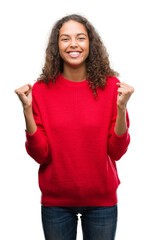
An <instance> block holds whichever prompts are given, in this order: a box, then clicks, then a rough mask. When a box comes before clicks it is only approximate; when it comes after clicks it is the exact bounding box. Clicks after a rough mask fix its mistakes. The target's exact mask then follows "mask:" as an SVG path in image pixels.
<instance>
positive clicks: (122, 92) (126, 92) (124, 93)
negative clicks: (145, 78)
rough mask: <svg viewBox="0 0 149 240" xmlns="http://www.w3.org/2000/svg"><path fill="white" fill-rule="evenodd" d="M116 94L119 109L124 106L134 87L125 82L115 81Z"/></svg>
mask: <svg viewBox="0 0 149 240" xmlns="http://www.w3.org/2000/svg"><path fill="white" fill-rule="evenodd" d="M117 86H118V87H119V88H118V96H117V106H118V108H120V109H124V108H126V105H127V102H128V100H129V98H130V97H131V95H132V93H133V92H134V88H133V87H131V86H129V85H128V84H126V83H123V82H122V83H117Z"/></svg>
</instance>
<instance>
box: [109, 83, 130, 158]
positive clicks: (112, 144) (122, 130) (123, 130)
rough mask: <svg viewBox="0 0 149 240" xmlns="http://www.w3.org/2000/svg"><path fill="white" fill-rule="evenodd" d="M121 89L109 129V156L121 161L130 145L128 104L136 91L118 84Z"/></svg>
mask: <svg viewBox="0 0 149 240" xmlns="http://www.w3.org/2000/svg"><path fill="white" fill-rule="evenodd" d="M117 86H118V87H119V88H118V90H117V93H118V94H116V98H115V101H114V106H113V117H112V120H111V125H110V129H109V138H108V154H109V155H110V157H111V158H113V159H114V160H119V159H120V158H121V157H122V156H123V155H124V153H125V152H126V151H127V148H128V145H129V143H130V135H129V133H128V128H129V116H128V112H127V109H126V106H127V102H128V100H129V98H130V96H131V94H132V93H133V92H134V89H133V88H132V87H131V86H129V85H127V84H126V83H117Z"/></svg>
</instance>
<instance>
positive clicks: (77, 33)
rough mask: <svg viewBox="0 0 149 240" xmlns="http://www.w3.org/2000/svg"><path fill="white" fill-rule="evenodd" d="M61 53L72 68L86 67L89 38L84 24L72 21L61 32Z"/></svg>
mask: <svg viewBox="0 0 149 240" xmlns="http://www.w3.org/2000/svg"><path fill="white" fill-rule="evenodd" d="M58 44H59V53H60V56H61V58H62V59H63V61H64V64H66V65H67V64H68V65H69V66H71V67H78V66H80V65H85V60H86V58H87V57H88V54H89V37H88V33H87V30H86V28H85V27H84V25H83V24H81V23H78V22H76V21H73V20H70V21H68V22H66V23H64V24H63V26H62V27H61V29H60V31H59V42H58Z"/></svg>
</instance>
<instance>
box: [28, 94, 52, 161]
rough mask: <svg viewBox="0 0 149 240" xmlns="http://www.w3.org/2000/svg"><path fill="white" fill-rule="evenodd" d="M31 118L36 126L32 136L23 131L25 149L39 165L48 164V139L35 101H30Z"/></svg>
mask: <svg viewBox="0 0 149 240" xmlns="http://www.w3.org/2000/svg"><path fill="white" fill-rule="evenodd" d="M32 108H33V116H34V120H35V122H36V125H37V130H36V132H35V133H33V134H29V133H28V132H27V131H26V130H25V135H26V142H25V148H26V151H27V153H28V154H29V155H30V156H31V157H32V158H33V159H34V160H35V161H36V162H37V163H39V164H46V163H49V162H50V148H49V143H48V138H47V136H46V133H45V130H44V127H43V124H42V121H41V117H40V114H39V111H38V107H37V104H36V101H35V99H34V97H33V100H32Z"/></svg>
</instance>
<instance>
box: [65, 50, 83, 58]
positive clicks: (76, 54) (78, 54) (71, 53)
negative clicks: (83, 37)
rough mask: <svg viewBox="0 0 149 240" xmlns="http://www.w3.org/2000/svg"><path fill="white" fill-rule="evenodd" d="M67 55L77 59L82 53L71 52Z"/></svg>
mask: <svg viewBox="0 0 149 240" xmlns="http://www.w3.org/2000/svg"><path fill="white" fill-rule="evenodd" d="M67 54H68V55H69V56H70V57H73V58H76V57H79V56H80V55H81V52H80V51H70V52H67Z"/></svg>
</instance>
